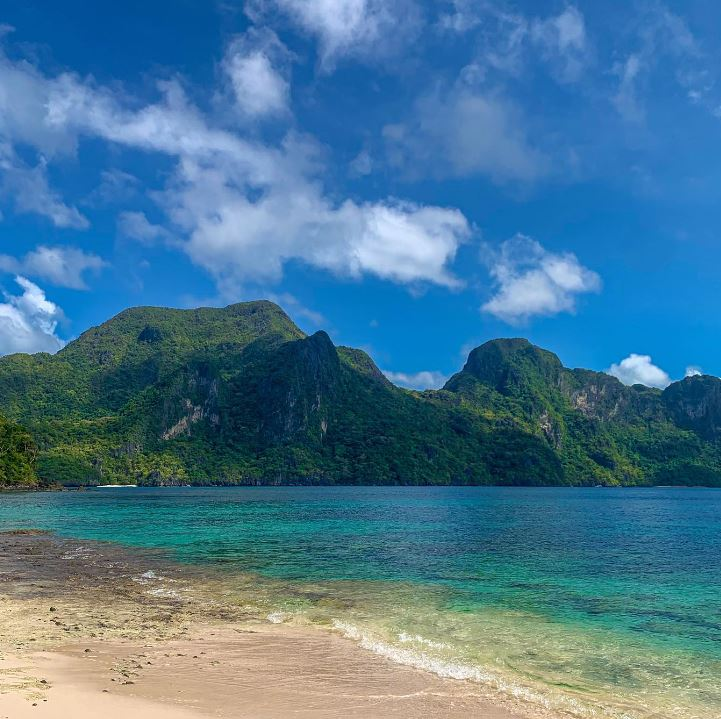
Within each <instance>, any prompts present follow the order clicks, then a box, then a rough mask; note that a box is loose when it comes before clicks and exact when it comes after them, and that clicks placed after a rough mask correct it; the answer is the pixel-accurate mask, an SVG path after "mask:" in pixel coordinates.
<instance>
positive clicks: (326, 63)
mask: <svg viewBox="0 0 721 719" xmlns="http://www.w3.org/2000/svg"><path fill="white" fill-rule="evenodd" d="M246 13H247V14H248V15H249V16H250V17H251V18H252V19H254V20H256V21H259V20H263V19H268V18H269V17H271V16H272V15H274V14H276V15H277V14H279V15H281V16H284V17H285V18H288V19H289V20H290V21H291V22H293V23H294V24H295V25H296V26H297V27H299V28H300V29H301V30H302V31H303V32H305V33H307V34H308V35H311V36H313V37H314V38H316V39H317V41H318V45H319V55H320V62H321V67H323V68H325V69H327V70H328V69H332V68H333V66H334V65H335V63H336V62H337V61H338V60H339V59H341V58H343V57H354V58H358V59H363V60H373V61H377V60H379V59H383V58H385V57H388V56H389V55H393V54H395V53H396V52H397V51H398V49H399V48H400V47H401V46H402V44H403V40H405V39H407V38H409V37H410V36H412V35H413V34H415V32H416V31H417V29H418V25H419V12H418V9H417V7H416V4H415V2H413V1H412V0H396V1H395V2H392V3H389V2H386V0H250V1H249V2H248V3H247V4H246Z"/></svg>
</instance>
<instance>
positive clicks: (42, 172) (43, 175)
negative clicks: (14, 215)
mask: <svg viewBox="0 0 721 719" xmlns="http://www.w3.org/2000/svg"><path fill="white" fill-rule="evenodd" d="M0 193H2V194H4V195H9V196H11V197H12V198H13V200H14V202H15V209H16V210H17V211H18V212H23V213H34V214H38V215H41V216H43V217H47V218H48V219H49V220H50V221H51V222H52V223H53V224H54V225H55V226H56V227H71V228H74V229H76V230H84V229H86V228H87V227H88V226H89V223H88V221H87V219H86V218H85V217H83V215H81V214H80V212H78V210H77V209H76V208H75V207H70V206H68V205H66V204H65V203H64V202H63V201H62V200H61V199H60V197H59V195H58V194H57V193H56V192H54V191H53V190H52V189H50V186H49V185H48V178H47V170H46V162H45V159H44V158H41V159H40V161H39V163H38V164H37V165H36V166H35V167H29V166H28V165H27V164H26V163H24V162H23V161H22V160H21V159H20V158H19V157H18V156H17V154H16V153H15V151H14V150H13V148H12V147H11V146H10V145H9V144H8V143H4V142H2V138H0Z"/></svg>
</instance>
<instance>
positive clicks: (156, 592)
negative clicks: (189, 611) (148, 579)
mask: <svg viewBox="0 0 721 719" xmlns="http://www.w3.org/2000/svg"><path fill="white" fill-rule="evenodd" d="M146 594H149V595H151V596H153V597H162V598H163V599H178V600H180V599H182V598H183V597H182V596H181V595H180V594H179V593H178V592H176V591H175V590H174V589H167V588H166V587H158V588H157V589H149V590H148V591H147V592H146Z"/></svg>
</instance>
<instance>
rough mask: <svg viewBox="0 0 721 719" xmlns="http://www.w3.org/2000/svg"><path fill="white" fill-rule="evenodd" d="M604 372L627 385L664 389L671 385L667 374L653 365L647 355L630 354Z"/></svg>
mask: <svg viewBox="0 0 721 719" xmlns="http://www.w3.org/2000/svg"><path fill="white" fill-rule="evenodd" d="M606 372H607V374H610V375H612V376H613V377H617V378H618V379H620V380H621V382H623V383H624V384H627V385H633V384H644V385H646V386H648V387H658V388H660V389H664V388H665V387H668V386H669V385H670V384H671V378H670V377H669V376H668V374H667V373H666V372H664V371H663V370H662V369H661V368H660V367H657V366H656V365H655V364H653V362H652V361H651V357H650V356H649V355H639V354H630V355H629V356H628V357H626V359H623V360H621V361H620V362H619V363H618V364H612V365H611V366H610V367H609V368H608V369H607V370H606Z"/></svg>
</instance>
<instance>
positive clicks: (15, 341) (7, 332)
mask: <svg viewBox="0 0 721 719" xmlns="http://www.w3.org/2000/svg"><path fill="white" fill-rule="evenodd" d="M15 281H16V282H17V283H18V285H20V287H21V288H22V290H23V293H22V295H10V294H8V293H5V302H4V303H0V355H6V354H14V353H16V352H27V353H34V352H51V353H54V352H57V351H58V350H59V349H61V348H62V347H63V346H64V344H65V343H64V342H63V340H61V339H60V338H59V337H58V336H57V334H56V329H57V325H58V321H59V320H60V319H61V318H62V316H63V313H62V310H61V309H60V308H59V307H58V306H57V305H56V304H54V303H53V302H50V300H48V299H47V298H46V297H45V293H44V292H43V291H42V290H41V289H40V288H39V287H38V286H37V285H35V284H33V283H32V282H30V280H27V279H25V278H24V277H16V278H15Z"/></svg>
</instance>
